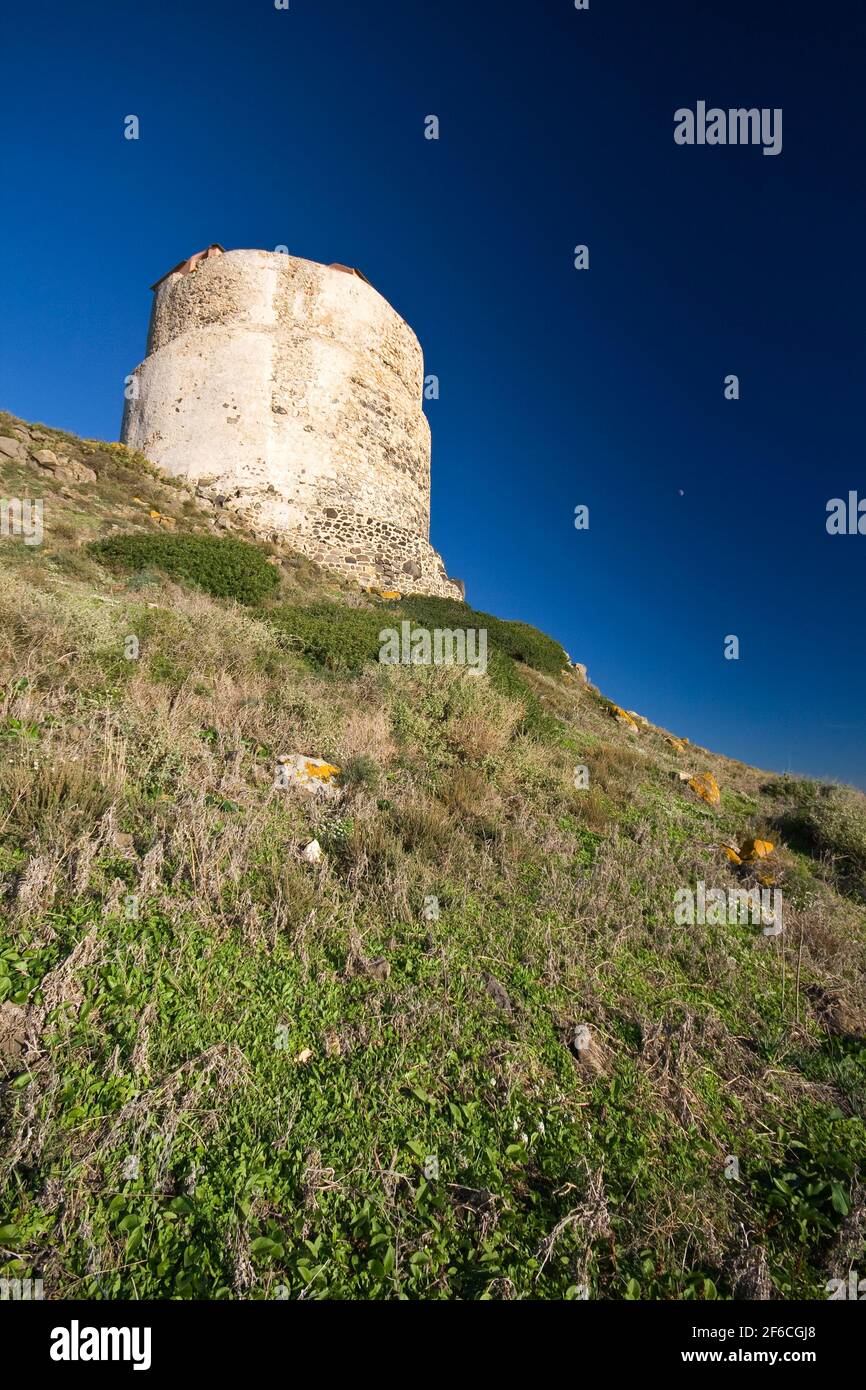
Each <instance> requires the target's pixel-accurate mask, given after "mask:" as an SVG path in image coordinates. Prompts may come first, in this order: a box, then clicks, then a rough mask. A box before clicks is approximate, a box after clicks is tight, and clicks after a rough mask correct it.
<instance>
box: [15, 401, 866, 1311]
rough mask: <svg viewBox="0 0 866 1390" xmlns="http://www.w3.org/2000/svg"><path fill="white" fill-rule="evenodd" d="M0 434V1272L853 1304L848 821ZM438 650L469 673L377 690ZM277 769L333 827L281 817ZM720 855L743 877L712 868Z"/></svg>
mask: <svg viewBox="0 0 866 1390" xmlns="http://www.w3.org/2000/svg"><path fill="white" fill-rule="evenodd" d="M16 431H17V433H16ZM0 436H5V437H6V438H12V439H17V440H19V442H20V443H21V445H22V448H21V449H20V450H15V449H14V448H13V449H12V453H13V454H18V455H19V457H12V456H10V454H9V453H6V454H0V497H3V496H5V497H10V496H12V497H43V498H44V506H45V516H44V525H45V536H44V542H43V544H41V545H31V546H28V545H26V544H24V542H23V540H22V539H21V538H16V537H13V536H6V537H4V538H2V539H0V913H2V918H3V929H2V932H3V934H2V940H0V1001H2V1003H0V1091H2V1101H0V1107H2V1108H0V1275H6V1276H19V1277H28V1276H30V1277H41V1278H42V1279H43V1281H44V1286H45V1295H46V1297H49V1298H51V1297H55V1298H56V1297H86V1298H96V1299H98V1298H129V1297H132V1298H148V1297H170V1298H171V1297H173V1298H235V1297H238V1298H290V1299H297V1298H302V1297H303V1298H323V1297H336V1298H360V1299H376V1298H410V1299H420V1298H425V1299H430V1298H435V1299H438V1298H457V1299H480V1298H485V1299H487V1298H492V1299H526V1298H540V1299H559V1298H577V1297H581V1296H585V1295H588V1296H589V1297H591V1298H607V1299H633V1298H648V1299H673V1298H677V1299H680V1298H694V1299H705V1298H730V1297H741V1298H743V1297H744V1298H756V1297H773V1298H792V1297H818V1298H820V1297H824V1296H825V1294H824V1288H825V1283H826V1281H827V1279H828V1278H830V1277H844V1276H845V1275H846V1273H847V1270H848V1269H849V1267H850V1266H851V1265H852V1264H853V1265H854V1266H855V1267H856V1266H857V1265H858V1262H859V1268H860V1270H861V1272H862V1271H863V1269H864V1261H866V1250H864V1233H866V1197H864V1187H863V1177H862V1174H863V1165H864V1158H866V1126H864V1121H863V1102H864V1097H866V1031H864V1012H863V1000H864V978H866V799H864V798H863V797H862V796H861V795H860V794H859V793H857V792H854V791H852V790H850V789H846V788H840V787H822V786H819V785H817V784H815V783H812V782H806V781H796V780H794V779H790V778H780V777H778V776H776V775H773V774H770V773H765V772H761V771H759V770H757V769H755V768H750V767H746V766H744V765H743V764H740V763H737V762H732V761H729V760H727V759H725V758H722V757H720V756H718V755H715V754H712V753H710V752H707V751H706V750H703V749H698V748H695V747H692V746H691V745H688V744H683V743H681V742H680V741H679V740H678V739H676V738H675V737H671V736H670V735H668V734H667V733H666V731H664V730H660V729H657V728H655V727H653V726H651V725H648V724H645V723H644V722H642V721H640V720H637V721H636V725H635V727H634V728H633V727H631V724H630V723H629V722H628V721H626V720H623V719H622V717H620V718H619V719H618V718H617V717H616V711H615V707H612V706H611V704H610V703H609V701H607V700H606V699H605V698H604V697H603V696H602V695H601V694H600V693H599V692H598V691H596V690H595V689H594V688H593V687H592V686H588V685H585V684H584V683H583V682H582V681H581V680H580V679H579V677H578V675H577V674H576V673H575V672H574V671H573V670H572V669H568V668H566V661H565V657H564V654H563V653H562V651H561V648H560V647H559V645H558V644H557V643H555V642H554V641H552V640H551V639H550V638H547V637H545V636H544V635H543V634H541V633H536V632H535V631H534V630H533V629H531V628H527V627H526V626H525V625H523V624H508V623H501V622H499V621H498V620H496V619H492V618H490V619H488V618H485V615H478V614H472V613H471V612H467V611H466V610H464V609H463V608H462V606H461V605H456V604H449V603H444V602H443V601H433V600H424V599H413V600H395V601H386V600H383V599H380V598H377V597H375V596H371V595H362V594H360V593H359V592H358V591H356V590H352V589H351V588H350V586H348V585H346V584H345V583H343V582H341V581H340V580H338V579H335V578H334V577H333V576H329V575H327V574H324V573H322V572H321V571H319V570H318V569H317V568H316V567H315V566H314V565H312V564H310V563H309V562H307V561H305V560H303V559H302V558H300V557H298V556H296V555H293V554H292V553H291V552H290V551H289V550H288V549H287V548H286V547H284V546H282V545H280V544H279V543H277V542H275V541H274V540H273V539H271V540H268V539H267V538H262V537H255V536H252V535H250V534H249V533H247V532H246V531H245V530H244V529H243V527H242V525H240V523H238V522H237V520H236V518H233V515H232V512H231V500H230V499H228V500H227V501H226V503H225V505H223V506H219V505H216V506H214V505H211V504H208V503H207V502H206V501H205V500H204V499H201V498H197V497H195V496H194V495H193V494H192V493H191V492H189V491H188V490H186V489H185V488H184V487H182V486H180V485H178V484H176V483H169V482H167V481H165V480H161V479H160V478H159V477H158V475H157V474H156V473H155V472H154V471H153V470H152V469H151V468H149V466H148V465H147V464H146V463H145V461H144V460H143V459H141V458H140V457H136V456H133V455H130V454H129V453H127V451H125V450H124V449H123V448H122V447H121V446H118V445H104V444H98V443H89V442H84V441H81V440H78V439H76V438H75V437H73V436H69V435H65V434H62V433H60V432H58V431H53V430H49V429H47V428H45V427H33V428H32V429H31V428H30V427H24V426H23V425H22V422H20V421H15V420H13V419H12V418H11V417H9V416H3V415H0ZM37 436H42V437H37ZM41 450H49V451H50V452H51V453H52V454H53V455H55V456H56V458H57V459H59V460H61V462H60V463H57V464H52V463H51V460H50V459H49V460H47V462H45V461H44V462H43V464H42V465H40V464H39V463H38V462H37V461H36V454H37V453H38V452H39V451H41ZM64 459H65V460H68V463H66V464H64V463H63V462H62V460H64ZM43 460H44V455H43ZM93 475H95V477H94V476H93ZM130 537H132V538H133V539H129V538H130ZM221 537H226V538H228V542H229V543H228V545H227V546H224V545H221V544H219V543H218V541H219V538H221ZM190 538H193V540H192V543H191V544H190V543H189V540H190ZM243 544H248V545H252V546H255V551H254V552H250V551H245V550H244V549H243V548H242V546H243ZM238 547H241V548H238ZM263 562H264V563H263ZM263 576H264V577H263ZM456 617H462V621H463V622H464V623H466V624H468V625H473V626H476V627H477V626H485V625H486V627H487V628H488V629H489V642H490V663H489V668H488V673H487V674H486V675H483V676H473V675H471V674H468V673H466V672H465V671H461V670H460V669H458V668H447V667H404V666H386V665H381V664H379V663H378V661H377V660H376V656H377V653H378V646H379V644H378V633H379V630H380V629H381V628H382V627H387V626H397V625H399V623H400V622H401V621H403V620H408V621H409V622H411V623H413V624H419V623H420V624H426V625H428V626H437V625H438V626H453V625H454V622H455V618H456ZM130 638H135V639H137V657H134V656H132V655H131V654H132V653H133V652H134V651H135V648H136V643H134V642H133V643H131V642H130ZM573 655H575V656H576V657H578V658H580V659H582V660H585V661H588V662H589V663H590V667H591V658H592V654H591V653H586V652H576V653H573ZM674 734H676V731H674ZM292 753H302V754H305V755H308V756H311V757H316V758H323V759H326V760H327V761H328V762H329V763H332V764H334V765H336V766H338V767H339V768H340V769H341V770H342V771H341V774H340V777H339V779H338V780H339V788H338V794H337V795H336V796H330V797H328V796H315V797H313V796H310V795H308V794H306V793H305V792H303V791H300V790H295V789H293V788H289V789H285V788H282V787H280V786H278V785H277V786H275V770H276V766H277V762H276V760H277V758H278V757H280V756H281V755H286V754H292ZM579 766H585V767H586V768H587V769H588V775H589V785H588V787H587V788H582V787H579V786H576V785H575V780H576V779H575V768H576V767H579ZM680 773H688V774H693V775H696V774H712V776H713V777H714V778H715V779H716V781H717V783H718V787H719V788H720V792H721V799H720V801H719V802H718V803H717V804H709V803H707V802H706V801H705V800H704V799H702V797H701V795H700V794H699V792H698V791H696V790H695V789H694V788H693V787H692V786H691V785H690V783H689V781H688V780H684V779H682V778H681V777H680V775H679V774H680ZM578 780H579V779H578ZM314 838H315V839H317V840H318V842H319V844H320V846H321V848H322V851H323V854H322V859H321V862H319V863H309V862H306V861H305V860H304V858H303V857H302V853H301V851H302V850H303V848H304V847H305V846H306V845H307V844H308V843H309V841H310V840H312V839H314ZM749 838H758V839H762V840H765V841H768V842H771V843H772V844H773V845H774V849H773V851H772V853H771V855H770V856H769V857H768V858H766V859H761V860H759V861H757V862H755V863H751V864H750V863H748V862H747V863H743V864H740V865H738V864H736V863H735V862H733V857H732V855H731V853H730V848H731V847H732V846H734V847H737V848H740V849H742V847H743V842H744V841H745V840H747V839H749ZM725 845H727V846H728V849H726V848H725ZM738 857H745V858H748V856H738ZM699 880H703V881H704V882H705V883H706V884H707V885H708V886H710V887H718V888H723V889H728V888H736V887H741V886H744V885H745V886H751V885H754V884H759V883H761V881H762V880H766V881H767V882H769V881H772V883H773V884H775V885H776V886H778V887H780V888H781V890H782V892H783V900H784V930H783V931H782V933H781V935H778V936H769V935H765V934H764V932H763V931H762V930H761V928H760V926H755V925H751V924H747V925H740V924H735V925H727V924H726V925H706V926H700V925H699V926H694V927H689V926H681V925H677V922H676V921H675V917H674V901H675V894H676V893H677V892H678V891H679V890H681V889H683V888H689V887H692V888H693V887H694V886H695V885H696V884H697V882H698V881H699ZM733 1160H736V1162H735V1163H734V1162H733Z"/></svg>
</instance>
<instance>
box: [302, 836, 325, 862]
mask: <svg viewBox="0 0 866 1390" xmlns="http://www.w3.org/2000/svg"><path fill="white" fill-rule="evenodd" d="M301 858H302V859H303V860H304V862H305V863H306V864H320V863H321V862H322V846H321V845H320V844H319V842H318V840H311V841H310V843H309V844H308V845H305V846H304V848H303V849H302V850H301Z"/></svg>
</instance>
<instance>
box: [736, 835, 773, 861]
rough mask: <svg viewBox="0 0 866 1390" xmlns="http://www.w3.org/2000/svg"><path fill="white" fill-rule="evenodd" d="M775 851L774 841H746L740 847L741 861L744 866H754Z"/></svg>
mask: <svg viewBox="0 0 866 1390" xmlns="http://www.w3.org/2000/svg"><path fill="white" fill-rule="evenodd" d="M773 849H774V845H773V842H772V840H746V841H744V843H743V844H742V845H741V846H740V859H741V860H742V862H743V863H744V864H754V863H755V861H756V860H757V859H766V858H767V856H768V855H769V854H772V853H773Z"/></svg>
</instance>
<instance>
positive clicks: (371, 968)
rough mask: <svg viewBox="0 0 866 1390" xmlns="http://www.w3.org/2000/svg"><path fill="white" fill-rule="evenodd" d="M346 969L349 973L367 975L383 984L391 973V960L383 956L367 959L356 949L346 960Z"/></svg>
mask: <svg viewBox="0 0 866 1390" xmlns="http://www.w3.org/2000/svg"><path fill="white" fill-rule="evenodd" d="M346 970H347V972H348V973H349V974H350V975H367V976H369V978H370V979H371V980H378V981H379V982H380V983H381V984H384V982H385V981H386V980H387V979H388V977H389V976H390V974H391V962H390V961H388V960H386V959H385V957H384V956H374V957H373V959H372V960H369V959H368V958H367V957H366V956H362V955H361V954H360V953H359V952H357V951H356V952H355V954H354V955H352V956H350V957H349V959H348V961H347V962H346Z"/></svg>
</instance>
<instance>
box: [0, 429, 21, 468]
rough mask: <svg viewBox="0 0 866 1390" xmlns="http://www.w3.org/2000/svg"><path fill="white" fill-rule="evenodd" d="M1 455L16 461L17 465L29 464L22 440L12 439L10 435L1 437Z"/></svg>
mask: <svg viewBox="0 0 866 1390" xmlns="http://www.w3.org/2000/svg"><path fill="white" fill-rule="evenodd" d="M0 454H5V456H6V458H9V459H14V460H15V462H16V463H26V462H27V450H26V448H25V447H24V445H23V444H22V443H21V440H20V439H10V438H9V436H8V435H5V434H4V435H0Z"/></svg>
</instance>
